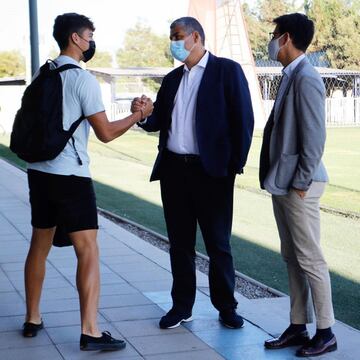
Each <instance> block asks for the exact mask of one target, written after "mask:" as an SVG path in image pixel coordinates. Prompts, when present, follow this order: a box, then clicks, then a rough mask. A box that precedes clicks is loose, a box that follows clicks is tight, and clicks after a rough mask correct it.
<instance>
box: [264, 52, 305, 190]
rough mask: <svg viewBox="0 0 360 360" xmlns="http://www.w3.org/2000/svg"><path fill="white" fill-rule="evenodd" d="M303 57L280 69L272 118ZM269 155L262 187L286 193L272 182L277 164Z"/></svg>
mask: <svg viewBox="0 0 360 360" xmlns="http://www.w3.org/2000/svg"><path fill="white" fill-rule="evenodd" d="M304 57H305V54H302V55H300V56H298V57H297V58H296V59H295V60H294V61H293V62H291V63H290V64H289V65H288V66H286V67H285V68H284V69H282V74H283V76H282V79H281V83H280V86H279V90H278V92H277V94H276V99H275V104H274V119H276V117H277V116H278V112H279V110H280V108H279V106H280V103H281V99H282V98H283V96H284V95H285V91H286V88H287V85H288V83H289V81H290V79H291V76H292V73H293V72H294V70H295V68H296V67H297V66H298V65H299V63H300V61H301V60H302V59H304ZM269 157H270V171H269V173H268V175H267V176H266V178H265V180H264V187H265V189H266V190H267V191H268V192H269V193H270V194H273V195H286V194H287V193H288V191H287V190H286V189H279V188H278V187H277V186H276V185H275V183H274V181H275V176H274V174H275V173H276V171H277V166H278V165H276V166H273V165H274V164H273V162H274V161H275V160H276V159H273V156H272V154H271V152H270V154H269Z"/></svg>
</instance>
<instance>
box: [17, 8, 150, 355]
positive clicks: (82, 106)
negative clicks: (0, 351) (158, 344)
mask: <svg viewBox="0 0 360 360" xmlns="http://www.w3.org/2000/svg"><path fill="white" fill-rule="evenodd" d="M94 30H95V28H94V25H93V23H92V21H91V20H90V19H89V18H87V17H86V16H84V15H79V14H75V13H67V14H63V15H59V16H58V17H57V18H56V19H55V24H54V32H53V35H54V38H55V40H56V41H57V43H58V45H59V47H60V55H59V57H58V58H57V59H55V63H56V65H57V66H62V65H64V64H75V65H79V62H80V61H84V62H86V61H88V60H90V59H91V58H92V56H93V55H94V53H95V42H94V41H93V32H94ZM61 78H62V82H63V128H64V129H65V130H67V129H69V128H70V126H71V124H72V123H73V122H75V121H76V120H77V119H79V118H80V116H81V115H82V114H83V115H84V116H85V119H84V120H83V121H82V122H81V123H80V125H79V127H78V128H77V130H76V131H75V133H74V135H73V139H74V141H69V142H68V143H67V145H66V146H65V148H64V150H63V151H62V152H61V153H60V154H59V155H58V156H57V157H56V158H55V159H53V160H50V161H43V162H37V163H31V164H28V166H27V168H28V181H29V189H30V203H31V218H32V220H31V223H32V226H33V233H32V239H31V245H30V249H29V253H28V256H27V259H26V263H25V291H26V308H27V311H26V319H25V323H24V326H23V335H24V336H26V337H33V336H36V335H37V331H38V330H40V329H42V328H43V326H44V324H43V321H42V318H41V314H40V309H39V303H40V296H41V290H42V284H43V280H44V277H45V263H46V258H47V255H48V253H49V251H50V248H51V246H52V243H53V238H54V234H55V230H56V227H57V226H60V227H61V228H62V229H64V230H65V232H66V233H68V234H69V237H70V239H71V242H72V244H73V246H74V248H75V253H76V256H77V259H78V266H77V275H76V276H77V278H76V283H77V288H78V292H79V298H80V312H81V337H80V349H81V350H119V349H122V348H124V347H125V345H126V344H125V342H124V341H123V340H116V339H114V338H113V337H112V336H111V334H110V333H109V332H103V333H101V332H100V330H99V328H98V324H97V308H98V301H99V289H100V276H99V254H98V246H97V241H96V237H97V229H98V223H97V209H96V199H95V193H94V189H93V184H92V180H91V177H90V172H89V157H88V154H87V143H88V137H89V130H90V126H91V127H92V128H93V129H94V132H95V134H96V136H97V137H98V139H99V140H101V141H102V142H108V141H111V140H113V139H115V138H117V137H119V136H121V135H122V134H124V133H125V132H126V131H127V130H128V129H129V128H130V127H131V126H132V125H133V124H135V123H136V122H138V121H140V120H142V119H143V118H145V117H147V116H148V115H150V114H151V112H152V107H153V106H152V103H151V101H148V102H147V103H146V105H144V107H143V108H142V109H141V110H140V111H138V112H136V113H134V114H131V115H130V116H128V117H126V118H124V119H122V120H117V121H114V122H109V121H108V118H107V116H106V113H105V111H104V105H103V103H102V99H101V92H100V86H99V84H98V82H97V80H96V79H95V77H93V76H92V75H91V74H90V73H89V72H87V71H86V70H83V69H81V68H76V69H70V70H66V71H64V72H62V73H61Z"/></svg>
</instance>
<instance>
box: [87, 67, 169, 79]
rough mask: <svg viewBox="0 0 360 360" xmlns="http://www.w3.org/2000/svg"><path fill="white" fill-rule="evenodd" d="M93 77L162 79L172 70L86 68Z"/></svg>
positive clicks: (153, 68)
mask: <svg viewBox="0 0 360 360" xmlns="http://www.w3.org/2000/svg"><path fill="white" fill-rule="evenodd" d="M87 70H88V71H90V72H91V73H92V74H93V75H98V76H102V77H120V76H142V77H164V76H165V75H166V74H167V73H169V72H170V71H171V70H174V68H156V67H129V68H119V69H113V68H87Z"/></svg>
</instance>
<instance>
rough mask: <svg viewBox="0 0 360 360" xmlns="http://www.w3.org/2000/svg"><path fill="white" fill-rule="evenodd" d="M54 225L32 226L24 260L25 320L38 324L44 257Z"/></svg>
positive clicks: (50, 242) (53, 231) (48, 247)
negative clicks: (27, 250)
mask: <svg viewBox="0 0 360 360" xmlns="http://www.w3.org/2000/svg"><path fill="white" fill-rule="evenodd" d="M54 234H55V227H54V228H49V229H38V228H33V233H32V237H31V244H30V249H29V252H28V255H27V258H26V262H25V293H26V319H25V321H26V322H31V323H34V324H40V322H41V315H40V309H39V304H40V296H41V290H42V285H43V282H44V277H45V270H46V258H47V256H48V254H49V251H50V249H51V245H52V242H53V237H54Z"/></svg>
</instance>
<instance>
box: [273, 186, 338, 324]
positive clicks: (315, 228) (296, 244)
mask: <svg viewBox="0 0 360 360" xmlns="http://www.w3.org/2000/svg"><path fill="white" fill-rule="evenodd" d="M324 189H325V183H322V182H313V183H312V184H311V186H310V189H309V190H308V192H307V194H306V196H305V198H304V199H301V198H300V196H299V195H298V194H297V193H296V192H295V191H294V190H290V192H289V193H288V194H287V195H281V196H278V195H273V196H272V202H273V209H274V215H275V219H276V223H277V227H278V231H279V236H280V240H281V255H282V256H283V259H284V260H285V262H286V264H287V270H288V277H289V291H290V307H291V310H290V320H291V323H293V324H306V323H310V322H312V313H313V311H312V309H314V311H315V317H316V325H317V328H318V329H325V328H328V327H330V326H332V325H333V324H334V322H335V319H334V311H333V306H332V300H331V285H330V276H329V270H328V267H327V264H326V262H325V259H324V256H323V253H322V250H321V247H320V207H319V200H320V197H321V195H322V194H323V192H324Z"/></svg>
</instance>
